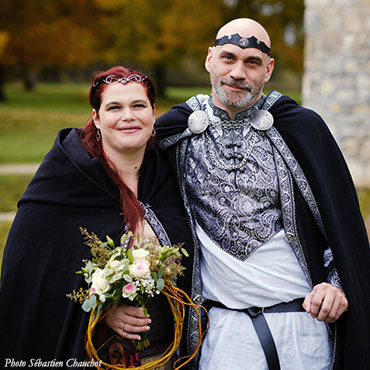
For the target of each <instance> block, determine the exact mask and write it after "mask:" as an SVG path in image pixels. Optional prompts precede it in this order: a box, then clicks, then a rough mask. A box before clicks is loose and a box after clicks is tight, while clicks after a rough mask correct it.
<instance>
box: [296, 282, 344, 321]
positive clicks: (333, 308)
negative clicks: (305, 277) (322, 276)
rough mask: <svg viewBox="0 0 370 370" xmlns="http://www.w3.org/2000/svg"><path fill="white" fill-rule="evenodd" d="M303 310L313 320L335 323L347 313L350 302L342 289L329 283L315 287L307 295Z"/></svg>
mask: <svg viewBox="0 0 370 370" xmlns="http://www.w3.org/2000/svg"><path fill="white" fill-rule="evenodd" d="M303 308H304V309H305V310H306V312H308V313H310V314H311V316H312V317H313V318H316V319H317V320H319V321H325V322H327V323H333V322H335V321H337V320H338V319H339V317H340V316H341V315H342V313H343V312H345V311H347V309H348V301H347V298H346V295H345V293H344V291H343V290H342V289H339V288H336V287H335V286H333V285H331V284H328V283H321V284H318V285H315V286H314V288H313V289H312V292H311V293H308V294H307V295H306V297H305V300H304V302H303Z"/></svg>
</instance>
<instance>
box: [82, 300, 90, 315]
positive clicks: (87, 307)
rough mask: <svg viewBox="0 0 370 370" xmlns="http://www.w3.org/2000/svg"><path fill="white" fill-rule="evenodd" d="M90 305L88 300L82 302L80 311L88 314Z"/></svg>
mask: <svg viewBox="0 0 370 370" xmlns="http://www.w3.org/2000/svg"><path fill="white" fill-rule="evenodd" d="M91 308H92V307H91V303H90V299H86V300H85V301H84V303H82V309H83V310H84V311H85V312H90V311H91Z"/></svg>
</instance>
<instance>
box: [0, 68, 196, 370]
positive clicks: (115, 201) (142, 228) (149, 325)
mask: <svg viewBox="0 0 370 370" xmlns="http://www.w3.org/2000/svg"><path fill="white" fill-rule="evenodd" d="M89 99H90V104H91V107H92V118H91V120H90V121H89V122H88V124H87V125H86V126H85V127H84V128H83V129H79V130H78V129H64V130H62V131H61V132H59V134H58V137H57V139H56V141H55V144H54V146H53V148H52V149H51V151H50V152H49V153H48V154H47V155H46V157H45V159H44V161H43V162H42V164H41V166H40V168H39V169H38V171H37V173H36V175H35V177H34V178H33V179H32V181H31V183H30V184H29V186H28V188H27V190H26V192H25V194H24V195H23V197H22V198H21V200H20V201H19V204H18V206H19V210H18V212H17V215H16V218H15V220H14V223H13V225H12V227H11V230H10V233H9V237H8V241H7V244H6V248H5V252H4V258H3V267H2V280H1V292H0V317H1V318H2V320H1V324H0V330H1V333H7V334H6V335H2V336H1V337H2V339H1V341H2V343H1V345H0V348H1V352H2V353H3V356H4V358H3V359H1V361H3V363H4V364H5V361H6V359H14V361H25V362H27V363H28V364H29V363H30V361H36V360H39V361H41V362H42V363H43V364H44V365H49V366H51V365H53V364H52V363H51V361H60V362H61V363H62V364H63V366H67V367H68V366H70V365H71V364H72V361H77V362H82V361H84V360H85V352H84V335H85V332H86V328H87V320H88V315H87V314H86V313H84V311H83V310H82V309H81V307H80V305H79V304H78V303H74V302H73V301H71V300H69V299H68V298H66V294H67V293H70V292H72V290H76V291H77V290H78V289H79V288H80V287H81V286H83V285H84V283H83V278H82V276H81V275H76V274H75V272H76V271H78V270H79V269H80V268H81V265H82V260H83V259H90V248H88V247H87V246H84V245H83V236H82V235H81V233H80V231H79V227H83V228H86V229H87V231H89V232H94V233H95V234H97V235H98V237H99V238H100V239H101V240H105V236H106V235H109V236H110V237H112V238H113V239H114V240H115V241H116V243H118V241H119V239H120V236H121V235H122V234H123V233H124V232H127V231H129V230H131V231H133V232H135V233H136V234H137V233H138V234H140V236H141V237H144V239H145V238H148V239H152V238H155V239H158V241H159V242H160V244H162V245H163V244H167V245H168V243H171V244H175V243H179V242H184V243H185V248H186V249H187V250H188V252H190V253H191V252H192V241H191V232H190V230H189V228H188V224H187V219H186V216H185V212H184V210H183V206H182V200H181V199H180V196H179V194H178V192H177V188H176V184H175V183H174V181H173V180H172V177H171V175H170V172H169V169H168V167H167V164H166V162H165V161H164V159H163V158H162V156H161V154H160V153H159V152H158V151H157V150H156V149H155V147H154V143H153V141H154V135H155V131H154V129H153V126H154V117H155V105H154V101H155V90H154V87H153V84H152V82H151V81H150V79H149V78H148V77H147V76H145V75H143V74H141V73H139V72H136V71H133V70H130V69H126V68H123V67H114V68H112V69H110V70H108V71H105V72H102V73H99V74H97V75H96V76H95V78H94V81H93V84H92V86H91V89H90V95H89ZM183 264H184V265H185V266H186V265H188V266H191V258H185V259H183ZM189 270H190V269H188V271H187V273H186V276H185V277H184V278H182V280H181V281H179V284H180V285H181V284H182V287H183V288H185V286H186V285H187V283H188V281H190V271H189ZM149 313H150V317H149V318H148V317H145V315H144V314H143V312H142V311H140V310H138V309H135V308H134V307H123V308H117V309H114V310H112V312H110V314H109V315H108V316H107V318H106V321H105V323H102V324H101V325H100V327H99V328H98V335H97V336H98V338H96V340H97V341H99V340H103V341H105V340H106V339H107V338H110V337H112V335H113V334H114V333H116V334H117V335H116V337H119V339H118V340H116V341H113V342H112V341H110V342H108V344H107V345H106V346H104V347H103V349H102V351H101V356H102V357H104V359H105V360H107V361H112V362H116V361H119V360H120V356H121V355H122V353H121V352H120V348H121V347H120V345H122V346H123V347H124V348H125V349H126V353H127V352H128V353H129V352H130V351H131V350H132V346H131V344H130V340H132V339H140V336H139V335H138V332H142V331H148V338H149V340H150V343H151V346H150V347H149V348H147V349H146V350H144V351H143V352H142V353H140V358H141V359H143V362H146V361H148V360H151V359H153V357H154V358H156V357H159V356H160V354H161V353H162V351H163V350H164V349H166V348H167V347H168V345H169V344H170V343H171V341H172V337H173V319H172V313H171V310H170V308H169V306H168V303H167V301H166V299H165V297H163V296H162V295H160V296H158V298H156V299H155V300H154V301H153V304H151V306H150V307H149ZM4 318H6V320H4ZM149 329H150V330H149ZM122 338H125V339H122ZM116 342H117V343H118V345H117V343H116ZM132 358H136V359H138V356H131V360H132ZM145 358H147V360H145ZM136 365H137V363H136ZM53 366H55V364H54V365H53ZM75 366H76V364H75Z"/></svg>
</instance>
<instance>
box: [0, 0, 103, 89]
mask: <svg viewBox="0 0 370 370" xmlns="http://www.w3.org/2000/svg"><path fill="white" fill-rule="evenodd" d="M96 14H99V9H98V8H97V7H96V5H95V3H94V2H93V1H89V0H73V1H72V0H32V1H22V0H1V7H0V32H3V33H4V34H6V35H7V39H6V42H5V45H4V47H3V50H2V54H1V55H2V58H1V62H0V69H1V68H3V69H4V68H8V67H13V70H14V69H17V70H18V71H20V72H21V73H22V74H23V76H24V81H25V86H26V88H28V89H32V88H33V86H34V83H35V81H36V79H37V75H38V73H39V71H40V69H41V68H43V67H45V66H53V67H55V68H64V67H68V66H76V67H80V66H83V65H86V64H87V63H89V62H90V61H92V60H93V59H94V58H95V53H94V45H95V36H94V35H93V28H92V23H91V22H90V20H91V19H96V17H95V18H94V16H96Z"/></svg>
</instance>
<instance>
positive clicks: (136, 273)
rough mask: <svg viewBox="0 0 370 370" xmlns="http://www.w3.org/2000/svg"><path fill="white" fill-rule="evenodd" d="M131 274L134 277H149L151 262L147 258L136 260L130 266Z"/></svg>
mask: <svg viewBox="0 0 370 370" xmlns="http://www.w3.org/2000/svg"><path fill="white" fill-rule="evenodd" d="M129 271H130V274H131V275H132V276H133V277H136V278H140V277H148V276H149V275H150V263H149V262H148V261H147V260H141V259H140V260H135V261H134V263H133V264H132V265H130V266H129Z"/></svg>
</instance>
